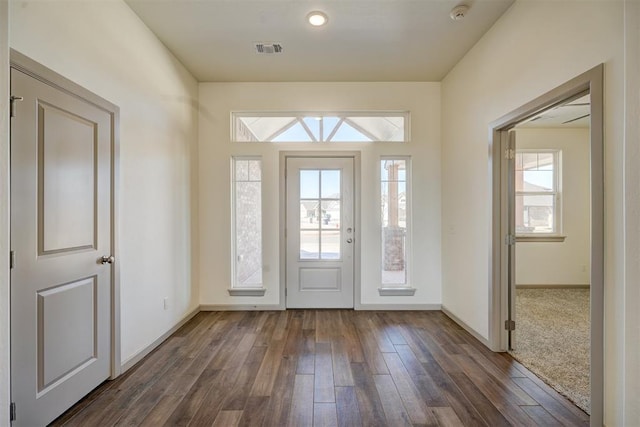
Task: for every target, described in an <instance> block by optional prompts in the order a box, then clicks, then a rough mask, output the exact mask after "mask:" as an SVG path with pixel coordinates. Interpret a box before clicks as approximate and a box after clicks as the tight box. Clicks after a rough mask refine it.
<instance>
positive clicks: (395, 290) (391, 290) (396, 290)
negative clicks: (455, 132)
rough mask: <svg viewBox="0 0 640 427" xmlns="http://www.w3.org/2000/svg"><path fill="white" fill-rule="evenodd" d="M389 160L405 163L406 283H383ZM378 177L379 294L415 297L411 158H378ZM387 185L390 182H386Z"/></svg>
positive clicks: (402, 156) (391, 156)
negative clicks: (385, 166)
mask: <svg viewBox="0 0 640 427" xmlns="http://www.w3.org/2000/svg"><path fill="white" fill-rule="evenodd" d="M389 160H403V161H404V162H405V168H406V170H405V185H406V191H405V193H406V194H405V197H406V201H405V210H406V212H405V215H406V218H405V222H406V227H405V241H404V262H405V283H383V281H382V274H383V271H384V270H383V268H384V255H383V249H384V247H383V245H384V239H383V233H384V224H383V220H382V217H383V215H384V211H383V207H382V203H381V201H382V194H383V190H382V184H383V180H382V173H381V169H382V163H383V162H385V161H389ZM376 171H377V172H376V177H377V181H378V184H377V190H378V198H377V204H378V208H377V212H378V230H379V232H378V233H379V234H378V236H379V238H380V251H379V260H380V270H379V274H380V276H379V277H380V288H378V293H379V295H380V296H413V295H414V294H415V292H416V289H415V288H414V287H413V286H412V285H411V284H412V276H413V275H412V269H413V247H412V240H413V239H412V231H413V224H412V220H413V215H412V206H413V195H412V173H411V171H412V162H411V156H408V155H384V156H380V157H379V158H378V162H377V164H376ZM384 182H385V183H386V182H388V180H387V181H384Z"/></svg>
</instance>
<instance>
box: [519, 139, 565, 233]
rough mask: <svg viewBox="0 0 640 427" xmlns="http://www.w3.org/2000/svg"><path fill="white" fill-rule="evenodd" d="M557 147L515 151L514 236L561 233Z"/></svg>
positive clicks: (558, 153) (558, 156) (559, 153)
mask: <svg viewBox="0 0 640 427" xmlns="http://www.w3.org/2000/svg"><path fill="white" fill-rule="evenodd" d="M560 156H561V152H560V151H559V150H535V151H534V150H518V151H517V152H516V171H515V181H516V182H515V187H516V206H515V211H516V212H515V213H516V235H517V236H522V237H526V236H540V237H544V236H554V235H560V233H561V216H560V212H561V206H562V204H561V199H560V195H561V193H560Z"/></svg>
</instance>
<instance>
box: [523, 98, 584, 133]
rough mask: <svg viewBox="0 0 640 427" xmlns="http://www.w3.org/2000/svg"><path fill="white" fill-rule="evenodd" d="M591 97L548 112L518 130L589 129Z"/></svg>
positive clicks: (533, 118) (528, 121)
mask: <svg viewBox="0 0 640 427" xmlns="http://www.w3.org/2000/svg"><path fill="white" fill-rule="evenodd" d="M590 119H591V97H590V96H589V95H585V96H583V97H581V98H578V99H575V100H573V101H570V102H568V103H566V104H563V105H560V106H558V107H553V108H551V109H549V110H546V111H544V112H542V113H540V114H538V115H537V116H534V117H532V118H531V119H530V120H527V121H526V122H524V123H522V124H519V125H518V126H517V127H518V128H588V127H589V126H590V124H591V120H590Z"/></svg>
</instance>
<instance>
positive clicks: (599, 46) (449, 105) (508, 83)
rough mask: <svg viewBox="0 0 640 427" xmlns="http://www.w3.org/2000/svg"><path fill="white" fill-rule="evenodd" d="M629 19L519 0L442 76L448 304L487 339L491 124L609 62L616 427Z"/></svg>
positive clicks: (610, 384) (597, 5)
mask: <svg viewBox="0 0 640 427" xmlns="http://www.w3.org/2000/svg"><path fill="white" fill-rule="evenodd" d="M623 23H624V22H623V4H622V2H620V1H580V2H574V1H564V2H558V1H517V2H516V3H515V4H514V5H513V6H512V7H511V8H510V9H509V10H508V11H507V12H506V13H505V14H504V15H503V16H502V17H501V18H500V19H499V20H498V22H496V24H495V25H494V26H493V27H492V28H491V29H490V30H489V32H488V33H487V34H485V36H484V37H483V38H482V39H481V40H480V41H479V42H478V43H477V44H476V45H475V46H474V48H473V49H471V51H469V52H468V53H467V55H466V56H465V57H464V58H463V59H462V60H461V61H460V62H459V63H458V64H457V65H456V67H455V68H454V69H453V70H452V71H451V72H450V73H449V74H448V75H447V77H446V78H445V79H444V81H443V83H442V134H443V138H442V148H443V150H442V170H443V176H442V179H443V183H444V186H443V192H442V193H443V255H442V256H443V305H444V306H445V307H447V308H448V309H449V310H451V312H453V314H455V315H456V316H458V317H459V318H460V319H462V320H463V321H464V322H466V323H467V324H468V325H470V326H471V327H472V328H474V329H475V330H476V331H477V332H478V333H480V334H481V335H483V336H484V337H487V336H488V323H489V315H490V313H489V312H488V295H489V282H488V277H489V270H488V269H489V262H488V261H489V250H490V246H491V242H490V234H489V233H490V224H491V218H490V212H491V197H490V192H489V189H490V180H489V170H488V153H489V150H488V147H489V140H488V136H489V132H488V129H489V123H490V122H491V121H493V120H496V119H498V118H499V117H501V116H502V115H504V114H506V113H508V112H510V111H512V110H514V109H516V108H518V107H519V106H521V105H523V104H525V103H526V102H529V101H530V100H532V99H534V98H535V97H537V96H539V95H542V94H543V93H545V92H547V91H549V90H551V89H553V88H554V87H556V86H558V85H560V84H562V83H564V82H565V81H567V80H569V79H571V78H573V77H575V76H577V75H579V74H581V73H583V72H584V71H587V70H589V69H590V68H592V67H594V66H596V65H597V64H599V63H605V211H606V212H605V221H606V224H605V240H606V242H605V251H606V255H605V263H606V266H605V305H606V306H605V328H606V329H605V422H606V424H607V425H610V426H614V425H623V420H622V419H621V416H622V402H623V401H624V399H623V396H622V390H623V387H622V385H623V377H624V373H623V371H622V354H623V352H622V351H620V348H621V346H622V345H623V337H622V335H623V331H624V329H623V327H624V323H623V314H624V310H623V309H622V307H624V300H623V296H624V292H623V290H624V287H623V284H624V281H623V271H624V268H623V260H624V257H623V251H624V222H623V215H622V214H623V200H624V193H623V173H622V172H623V164H624V163H623V138H624V135H623V132H622V129H623V115H624V110H623V105H624V91H623V83H624V67H623V65H624V64H623V59H624V57H623V30H624V26H623ZM636 120H637V119H636ZM469 212H473V213H474V215H469ZM636 262H637V261H636ZM461 263H464V266H465V268H460V264H461ZM633 286H637V283H635V284H634V285H633Z"/></svg>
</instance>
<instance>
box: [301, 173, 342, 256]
mask: <svg viewBox="0 0 640 427" xmlns="http://www.w3.org/2000/svg"><path fill="white" fill-rule="evenodd" d="M340 181H341V170H339V169H312V170H301V171H300V259H309V260H310V259H324V260H336V259H340V233H341V230H340V221H341V215H342V212H341V209H340V208H341V206H340V197H341V194H340V188H341V187H340V186H341V182H340ZM320 196H321V197H320Z"/></svg>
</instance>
